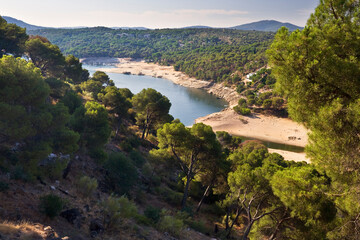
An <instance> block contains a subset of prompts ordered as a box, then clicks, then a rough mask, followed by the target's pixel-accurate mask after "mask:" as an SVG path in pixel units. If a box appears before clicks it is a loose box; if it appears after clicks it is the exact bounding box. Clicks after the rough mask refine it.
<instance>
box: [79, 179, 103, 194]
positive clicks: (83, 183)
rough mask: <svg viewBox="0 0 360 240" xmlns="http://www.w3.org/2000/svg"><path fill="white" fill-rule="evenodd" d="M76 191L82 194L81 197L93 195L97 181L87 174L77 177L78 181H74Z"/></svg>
mask: <svg viewBox="0 0 360 240" xmlns="http://www.w3.org/2000/svg"><path fill="white" fill-rule="evenodd" d="M76 187H77V191H78V192H79V193H80V194H81V195H82V196H83V197H86V198H88V197H90V196H91V195H93V193H94V192H95V190H96V189H97V187H98V182H97V180H96V179H95V178H90V177H88V176H83V177H81V178H80V179H79V181H78V182H77V183H76Z"/></svg>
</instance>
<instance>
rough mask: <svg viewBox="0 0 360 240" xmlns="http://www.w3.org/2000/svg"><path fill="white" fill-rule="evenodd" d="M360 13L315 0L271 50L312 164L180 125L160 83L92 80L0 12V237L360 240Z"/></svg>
mask: <svg viewBox="0 0 360 240" xmlns="http://www.w3.org/2000/svg"><path fill="white" fill-rule="evenodd" d="M359 16H360V3H359V1H352V0H345V1H340V0H339V1H337V0H336V1H334V0H324V1H321V3H320V4H319V6H318V7H317V9H316V11H315V14H313V15H312V16H311V17H310V19H309V21H308V26H307V27H306V28H305V29H304V30H303V31H295V32H293V33H290V32H289V31H288V30H287V29H285V28H283V29H281V30H280V31H279V32H278V33H277V34H276V36H275V38H274V41H273V42H272V43H271V46H270V48H269V50H268V51H267V55H268V58H269V63H270V65H271V67H272V70H271V71H272V73H273V74H274V75H275V76H276V78H277V82H276V88H277V89H278V91H279V92H280V93H281V94H283V95H284V96H285V97H286V98H287V101H288V109H289V113H290V116H291V117H292V118H293V119H294V120H296V121H298V122H300V123H303V124H304V125H305V126H306V127H308V128H309V129H310V130H311V133H310V142H309V144H308V146H307V147H306V152H307V154H308V156H309V157H310V159H311V162H312V163H311V164H307V163H305V162H294V161H285V160H284V159H283V157H282V156H281V155H279V154H276V153H269V151H268V149H267V148H266V147H265V146H264V145H263V144H261V142H258V141H245V142H241V139H240V138H239V137H236V136H231V135H229V134H228V133H226V132H217V133H214V132H213V130H212V128H211V127H210V126H207V125H205V124H202V123H197V124H194V125H193V126H192V127H191V128H189V127H185V126H184V125H183V124H182V123H181V122H180V121H179V120H177V119H175V120H174V119H173V117H172V116H171V115H169V108H170V106H171V103H170V102H169V100H168V98H167V97H166V96H163V95H162V94H161V93H159V92H157V91H155V90H154V89H151V88H149V89H144V90H142V91H141V92H140V93H138V94H135V95H134V94H133V93H131V91H129V90H128V89H126V88H117V87H115V86H114V83H113V81H112V80H111V79H109V77H108V75H106V74H105V73H104V72H101V71H97V72H95V73H94V74H93V76H89V73H88V71H87V70H85V69H83V67H82V64H81V63H80V61H79V59H78V58H76V57H74V56H72V55H67V56H64V55H63V53H62V52H61V51H60V49H59V47H57V46H56V45H54V44H52V43H51V42H50V41H49V40H48V39H46V38H45V37H40V36H31V37H29V36H28V35H26V33H25V29H22V28H20V27H18V26H16V25H13V24H7V22H6V21H5V20H4V19H2V18H0V49H1V51H0V55H1V56H0V113H1V114H0V219H1V221H0V236H1V238H3V239H11V240H13V239H31V240H35V239H91V238H94V239H169V238H170V239H173V238H176V239H211V238H218V239H242V240H248V239H256V240H257V239H268V240H275V239H284V240H285V239H298V240H303V239H314V240H317V239H319V240H323V239H329V240H337V239H346V240H348V239H349V240H355V239H359V238H360V231H359V227H360V225H359V214H360V201H359V187H360V185H359V166H360V165H359V161H360V156H359V149H360V137H359V136H360V130H359V129H360V128H359V125H360V122H359V119H360V107H359V106H360V91H359V89H360V84H359V76H360V63H359V58H358V57H359V52H360V47H359V41H358V40H359V38H360V26H359V18H358V17H359ZM334 26H336V27H334ZM190 31H193V30H190ZM214 47H216V46H214ZM194 51H195V50H194ZM21 57H22V58H21ZM268 71H269V70H268V69H264V70H262V71H260V72H259V74H258V75H254V76H253V80H254V81H257V82H258V83H261V82H262V81H265V82H266V81H268V82H269V84H271V83H272V84H273V81H272V79H271V77H269V74H268V73H269V72H268ZM249 96H253V97H250V99H252V100H253V101H257V100H264V99H262V98H263V96H261V95H259V96H257V94H254V93H253V92H252V91H249ZM256 98H258V99H256ZM264 98H265V96H264ZM248 100H249V99H248ZM265 100H266V99H265ZM265 100H264V102H265ZM267 100H269V99H267ZM264 102H263V104H264ZM274 102H276V101H274ZM240 104H245V102H241V103H239V105H240ZM200 232H201V233H202V234H200ZM63 236H64V237H63ZM65 236H66V237H65ZM61 237H63V238H61Z"/></svg>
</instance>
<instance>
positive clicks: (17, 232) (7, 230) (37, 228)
mask: <svg viewBox="0 0 360 240" xmlns="http://www.w3.org/2000/svg"><path fill="white" fill-rule="evenodd" d="M0 235H1V237H2V238H1V239H4V240H10V239H11V240H12V239H21V240H42V239H45V236H46V233H45V232H44V230H43V226H42V225H40V224H33V223H30V222H20V223H12V222H7V221H6V222H2V223H0Z"/></svg>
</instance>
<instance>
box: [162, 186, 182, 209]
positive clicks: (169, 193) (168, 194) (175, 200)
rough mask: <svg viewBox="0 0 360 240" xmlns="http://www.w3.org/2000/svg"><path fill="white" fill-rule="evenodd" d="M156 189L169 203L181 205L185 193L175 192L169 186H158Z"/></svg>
mask: <svg viewBox="0 0 360 240" xmlns="http://www.w3.org/2000/svg"><path fill="white" fill-rule="evenodd" d="M156 190H157V192H158V193H159V194H160V196H161V197H162V198H163V199H164V200H165V201H166V202H167V203H169V204H171V205H179V204H180V203H181V200H182V197H183V193H181V192H175V191H173V190H171V189H170V188H168V187H158V188H156Z"/></svg>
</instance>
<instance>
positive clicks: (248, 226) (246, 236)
mask: <svg viewBox="0 0 360 240" xmlns="http://www.w3.org/2000/svg"><path fill="white" fill-rule="evenodd" d="M253 224H254V221H250V222H249V224H248V225H247V226H246V229H245V232H244V235H243V236H242V240H247V239H248V235H249V233H250V230H251V227H252V225H253Z"/></svg>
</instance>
